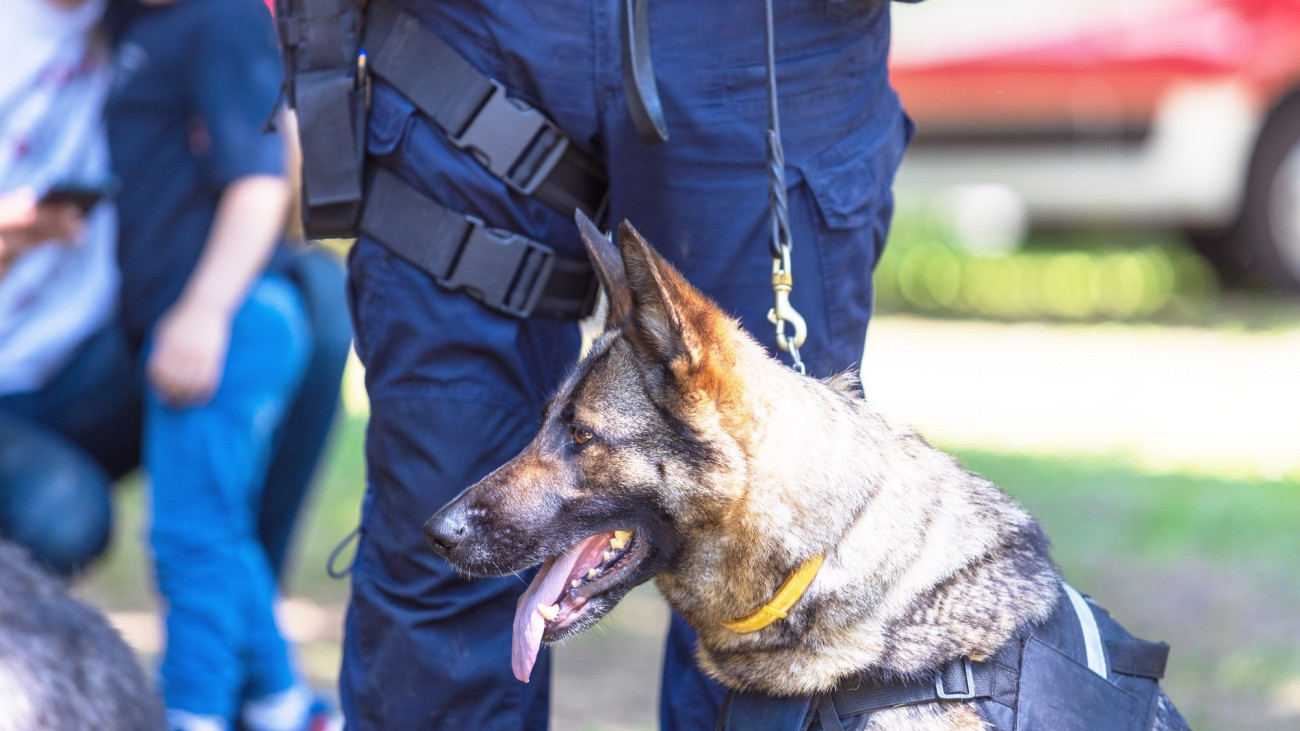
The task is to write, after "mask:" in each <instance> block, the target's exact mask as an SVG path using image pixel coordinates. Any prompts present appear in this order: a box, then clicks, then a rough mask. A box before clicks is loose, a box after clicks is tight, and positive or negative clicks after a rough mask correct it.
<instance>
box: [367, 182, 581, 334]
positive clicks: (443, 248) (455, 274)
mask: <svg viewBox="0 0 1300 731" xmlns="http://www.w3.org/2000/svg"><path fill="white" fill-rule="evenodd" d="M365 198H366V203H365V209H364V211H363V212H362V214H361V232H362V233H363V234H365V235H367V236H369V237H371V238H373V239H375V240H376V241H378V242H379V243H381V244H383V245H384V246H385V247H387V248H388V249H389V250H390V251H392V252H393V253H394V254H396V255H397V256H400V257H401V258H403V259H405V260H406V261H408V262H410V263H411V264H412V265H414V266H416V267H417V268H419V269H420V270H422V271H423V272H425V273H426V274H428V275H429V276H430V277H432V278H433V279H434V280H435V281H436V282H438V284H439V285H441V286H443V287H444V288H446V289H449V290H453V291H454V290H462V289H463V290H465V291H466V293H467V294H469V295H470V296H471V297H473V298H474V299H476V300H478V301H479V302H481V303H482V304H484V305H485V306H487V307H489V308H491V309H493V310H496V311H498V312H502V313H505V314H507V315H511V316H514V317H520V318H523V317H529V316H531V315H540V316H543V317H553V318H559V319H578V318H582V317H585V316H587V315H589V314H591V312H592V310H593V309H594V308H595V303H596V278H595V276H594V272H593V270H592V268H591V264H590V263H589V262H587V261H586V260H585V259H583V260H578V259H567V258H563V257H560V256H556V254H555V252H554V251H553V250H552V249H551V248H550V247H549V246H546V245H544V244H540V243H538V242H536V241H533V240H532V239H529V238H526V237H524V236H520V235H517V234H512V233H509V232H506V231H501V230H499V229H492V228H488V227H487V224H485V223H484V222H483V221H481V220H479V219H477V218H474V217H472V216H465V215H462V214H460V213H457V212H456V211H453V210H451V209H450V208H446V207H445V206H442V205H440V204H438V203H437V202H435V201H433V200H432V199H430V198H428V197H427V196H425V195H424V194H422V193H420V192H419V191H417V190H415V189H414V188H412V187H411V186H410V185H408V184H407V183H406V182H405V181H403V180H402V179H401V178H399V177H398V176H397V175H396V174H395V173H393V172H390V171H389V170H387V169H385V168H382V167H378V168H376V170H375V174H374V178H373V180H372V181H371V183H370V186H369V188H368V189H367V191H366V196H365Z"/></svg>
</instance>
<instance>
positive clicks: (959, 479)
mask: <svg viewBox="0 0 1300 731" xmlns="http://www.w3.org/2000/svg"><path fill="white" fill-rule="evenodd" d="M579 219H580V220H579V227H580V229H581V230H582V232H583V237H584V239H585V241H586V245H587V249H588V253H589V255H590V258H591V260H592V262H593V264H594V266H595V269H596V272H597V275H598V278H599V279H600V282H601V284H602V286H603V287H604V290H605V292H606V295H607V297H608V305H609V309H608V316H607V319H606V322H605V330H604V332H603V334H602V335H601V336H600V337H599V338H598V339H597V340H596V341H595V342H594V344H593V345H592V347H591V349H590V351H589V353H588V355H587V356H586V357H585V358H584V359H583V360H582V361H581V362H580V363H578V365H577V366H576V368H575V370H574V371H573V372H572V373H571V374H570V375H569V377H568V378H567V380H566V381H565V382H564V383H563V384H562V385H561V387H560V389H559V391H558V393H557V394H556V395H555V397H554V398H553V399H552V401H551V402H550V404H549V405H548V406H547V408H546V410H545V413H544V416H543V420H542V426H541V430H540V432H539V433H538V434H537V436H536V437H535V438H534V440H533V441H532V443H531V444H529V445H528V447H526V448H525V449H524V451H523V452H521V453H520V454H519V455H518V456H516V457H515V458H514V459H512V460H511V461H510V462H508V463H507V464H505V465H503V466H502V467H500V468H499V469H497V470H496V471H494V472H492V473H491V474H490V475H488V476H487V477H485V478H484V479H483V480H482V481H480V482H478V483H477V484H475V485H473V486H471V487H469V488H467V489H466V490H465V491H464V492H462V493H461V494H460V495H459V496H458V497H456V499H454V500H453V501H452V502H451V503H449V504H448V505H447V506H445V507H444V508H443V509H442V510H440V511H438V513H436V514H435V515H434V516H433V517H431V518H429V520H428V522H427V523H426V524H425V527H424V531H425V536H426V538H427V539H428V541H429V543H430V544H431V545H432V546H433V547H434V549H435V550H437V551H438V552H439V553H440V554H442V555H443V556H444V557H446V558H447V559H448V560H449V561H450V562H451V563H452V564H453V565H454V566H455V567H456V568H457V569H459V570H460V571H462V572H464V573H466V574H469V575H474V576H502V575H506V574H509V573H512V572H518V571H523V570H525V569H528V568H530V567H532V566H536V565H537V564H542V567H541V569H540V571H539V572H538V574H537V575H536V578H535V579H534V580H533V582H532V583H531V585H530V586H529V587H528V588H527V590H526V592H525V593H524V595H523V597H522V598H521V599H520V601H519V605H518V612H517V615H516V617H515V622H514V648H513V658H512V659H513V665H514V671H515V674H516V676H517V677H518V678H519V679H520V680H525V681H526V680H527V679H528V677H529V673H530V672H531V669H532V666H533V663H534V662H535V659H536V655H537V653H538V650H539V648H540V645H541V643H542V642H543V641H545V642H548V643H549V642H554V641H556V640H560V639H563V638H566V637H569V636H572V635H575V634H577V633H579V632H582V631H583V630H585V629H587V628H588V627H591V626H592V625H594V624H596V622H597V621H599V620H600V618H601V617H602V616H604V615H605V613H607V612H609V611H610V609H611V608H613V607H614V605H615V604H616V603H618V601H619V600H620V599H621V598H622V597H623V596H624V595H625V594H627V592H628V591H629V590H631V589H632V588H633V587H635V586H637V585H638V584H641V583H643V582H645V581H647V580H649V579H654V580H655V583H656V585H657V586H658V588H659V590H660V592H662V594H663V595H664V597H665V598H666V599H667V600H668V602H669V604H670V605H672V607H673V609H675V610H676V611H677V612H679V613H680V614H681V615H682V616H683V617H684V618H685V619H686V621H687V622H689V623H690V625H691V626H692V627H693V628H694V629H695V630H696V632H697V633H698V635H699V643H698V648H697V659H698V662H699V663H700V665H701V666H702V667H703V668H704V669H705V671H707V672H708V673H709V674H710V675H711V676H713V677H714V678H716V679H718V680H719V681H720V682H721V683H722V684H724V685H726V686H728V687H729V688H731V689H733V690H736V691H740V692H747V693H759V694H763V695H767V696H773V697H811V696H817V695H819V694H826V693H829V692H830V691H831V690H832V689H835V688H837V687H843V684H844V683H846V682H847V681H850V680H852V679H854V678H859V679H861V678H864V677H865V678H875V679H890V678H926V677H929V678H934V676H935V672H936V670H937V669H939V668H941V667H942V666H944V665H945V664H946V663H950V662H953V661H956V660H960V659H961V658H971V659H973V660H981V659H984V658H990V657H992V656H994V655H995V654H996V653H998V651H999V650H1000V649H1002V648H1003V647H1004V646H1006V645H1008V643H1010V642H1011V641H1012V640H1013V638H1016V637H1018V636H1021V635H1022V634H1023V633H1024V632H1025V631H1026V630H1027V628H1030V627H1032V626H1034V625H1036V624H1038V623H1041V622H1043V621H1044V620H1046V619H1047V618H1048V617H1049V615H1052V614H1053V612H1054V611H1055V610H1056V609H1057V608H1058V606H1060V605H1062V604H1063V603H1067V602H1068V599H1067V597H1066V593H1065V592H1066V589H1064V588H1063V585H1062V584H1061V582H1060V578H1059V576H1058V572H1057V569H1056V567H1055V565H1054V564H1053V562H1052V560H1051V558H1050V556H1049V554H1048V541H1047V539H1046V537H1045V536H1044V534H1043V532H1042V530H1041V528H1040V527H1039V526H1038V524H1037V523H1036V522H1035V521H1034V519H1033V518H1031V517H1030V516H1029V515H1028V514H1027V513H1025V511H1024V510H1022V509H1021V508H1020V507H1019V506H1018V505H1017V504H1016V503H1015V502H1014V501H1013V500H1012V499H1011V498H1010V497H1008V496H1007V495H1006V494H1004V493H1003V492H1002V491H1000V490H999V489H998V488H997V487H995V486H994V485H992V484H991V483H989V482H988V481H986V480H984V479H982V478H980V477H978V476H976V475H974V474H972V473H970V472H968V471H966V470H965V469H963V468H962V467H961V466H959V465H958V464H957V462H956V461H955V460H953V459H952V458H951V457H949V456H947V455H945V454H943V453H941V452H939V451H938V450H936V449H934V448H932V447H931V446H929V445H928V444H927V443H926V442H925V441H924V440H922V439H921V437H919V436H917V435H916V434H914V433H912V432H911V431H908V430H904V429H900V428H897V427H894V426H891V425H889V424H887V423H885V421H884V420H882V419H881V417H880V416H878V415H877V414H876V413H874V412H873V411H872V410H871V409H870V408H869V407H868V406H867V403H866V401H865V400H864V399H863V398H862V396H861V393H860V390H859V388H858V386H857V382H856V379H854V378H852V377H850V376H839V377H833V378H830V379H827V380H825V381H819V380H816V379H813V378H809V377H806V376H801V375H798V374H797V373H795V372H794V371H793V370H791V369H790V368H788V367H786V366H784V365H782V364H781V363H780V362H778V361H777V360H775V359H773V358H771V357H769V356H768V355H767V353H765V352H764V350H763V348H762V347H761V346H759V345H758V343H756V342H755V341H754V340H753V339H752V338H751V337H749V336H748V335H747V334H746V333H745V332H744V331H743V330H742V329H741V328H740V326H739V325H738V324H737V322H735V321H734V320H733V319H731V318H730V317H728V316H727V315H726V314H724V313H723V312H722V311H721V309H720V308H719V307H718V306H716V305H715V304H713V303H712V302H710V301H709V300H708V299H706V298H705V297H704V295H702V294H701V293H700V292H699V291H697V290H696V289H695V288H693V287H692V286H691V285H690V284H689V283H687V281H686V280H685V279H684V278H683V277H682V276H681V275H680V274H678V273H677V272H676V271H675V270H674V269H673V268H672V267H671V266H670V265H669V264H668V263H667V262H665V261H664V260H663V259H662V258H661V257H660V256H659V255H658V254H657V253H656V252H655V251H654V250H653V249H652V248H651V247H650V246H649V245H648V244H647V243H646V242H645V241H644V240H643V239H642V238H641V236H640V235H639V234H638V233H637V232H636V231H635V230H634V229H633V228H632V227H631V226H630V225H628V224H627V223H626V222H624V223H623V224H622V225H621V226H620V227H619V230H618V241H619V248H620V249H621V257H620V252H619V250H616V249H615V247H614V245H613V244H612V243H611V242H610V241H609V240H608V239H607V238H605V237H604V236H603V235H602V234H601V233H600V232H599V230H597V229H596V228H595V226H593V225H591V223H590V222H589V221H586V220H585V218H584V217H582V216H581V215H580V216H579ZM818 557H824V560H823V562H822V564H821V566H820V569H819V570H817V571H816V574H815V578H814V579H813V580H812V582H811V585H809V586H807V588H806V591H804V592H803V593H802V595H801V596H799V597H798V599H797V601H796V602H794V603H793V605H792V606H789V607H788V609H787V610H786V611H785V615H784V617H783V618H780V619H778V620H777V621H774V622H772V623H771V624H769V625H767V626H766V627H765V628H762V629H759V630H757V631H736V630H735V629H733V628H731V627H729V626H728V625H729V624H730V625H732V627H734V626H736V625H735V623H736V620H737V619H738V618H744V617H747V616H748V615H751V614H753V613H754V612H755V610H756V609H757V608H760V607H763V606H764V605H765V604H766V603H768V602H769V601H770V600H772V598H773V595H774V594H776V593H778V592H779V591H780V589H778V586H779V585H781V584H782V583H783V581H785V580H786V579H787V577H791V576H792V575H793V574H796V573H798V572H799V568H800V567H802V566H807V565H808V564H809V562H810V561H815V560H816V559H817V558H818ZM1080 601H1081V602H1082V600H1080ZM1162 663H1163V660H1162ZM968 677H969V674H968ZM1070 690H1071V689H1070V688H1060V691H1061V692H1063V693H1068V692H1070ZM1151 697H1152V698H1153V700H1151V701H1150V706H1152V707H1154V709H1150V708H1149V709H1148V716H1147V717H1148V718H1150V719H1153V720H1152V721H1151V722H1150V724H1149V725H1150V727H1152V728H1157V729H1175V728H1184V727H1185V724H1184V722H1183V721H1182V719H1181V717H1180V716H1179V715H1178V712H1177V711H1176V710H1175V709H1174V707H1173V705H1172V704H1171V703H1170V702H1169V700H1168V698H1167V697H1165V696H1164V694H1163V693H1162V692H1159V691H1158V689H1157V690H1156V691H1155V695H1153V696H1151ZM867 723H868V725H867V728H869V729H872V730H873V731H879V730H885V729H921V728H925V729H985V728H987V726H986V724H985V722H984V720H983V719H982V718H981V716H980V714H979V712H978V711H977V709H976V706H975V704H974V703H973V702H969V701H966V702H962V701H956V702H952V701H946V702H942V703H939V702H935V703H924V704H918V705H910V706H905V707H898V708H892V709H889V710H882V711H877V712H873V713H871V714H870V718H869V720H868V721H867ZM834 725H838V722H835V723H834V724H833V726H834ZM805 727H806V725H805ZM1025 727H1027V726H1017V728H1025ZM1028 727H1033V726H1028ZM1042 727H1044V728H1065V727H1067V726H1066V725H1064V724H1062V725H1057V724H1053V723H1048V724H1047V725H1046V726H1042Z"/></svg>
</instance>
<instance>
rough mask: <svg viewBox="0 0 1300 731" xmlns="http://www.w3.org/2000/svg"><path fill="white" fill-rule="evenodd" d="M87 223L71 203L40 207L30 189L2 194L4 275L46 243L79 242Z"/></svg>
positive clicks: (0, 266) (0, 244) (0, 231)
mask: <svg viewBox="0 0 1300 731" xmlns="http://www.w3.org/2000/svg"><path fill="white" fill-rule="evenodd" d="M84 226H85V219H84V218H83V216H82V214H81V210H80V209H78V208H77V207H76V206H74V205H72V204H71V203H40V202H39V201H37V199H36V194H35V193H34V192H33V191H32V190H31V189H29V188H24V189H22V190H16V191H13V192H10V193H3V194H0V271H3V270H4V269H5V268H7V266H8V265H9V264H11V263H13V261H14V260H15V259H17V258H18V257H19V256H22V254H23V253H24V252H26V251H28V250H29V249H31V248H32V247H33V246H36V245H37V244H40V243H42V242H45V241H75V240H76V239H78V238H80V237H81V231H82V228H83V227H84Z"/></svg>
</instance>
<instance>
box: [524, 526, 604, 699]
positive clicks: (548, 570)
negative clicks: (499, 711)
mask: <svg viewBox="0 0 1300 731" xmlns="http://www.w3.org/2000/svg"><path fill="white" fill-rule="evenodd" d="M608 540H609V535H608V534H606V533H600V534H597V535H594V536H591V537H590V538H587V539H586V540H584V541H582V542H580V543H579V544H578V545H576V546H573V547H572V548H570V549H569V550H567V551H565V552H564V553H562V554H560V555H559V556H558V557H556V558H550V559H547V560H546V563H544V564H542V567H541V568H540V569H538V570H537V576H534V577H533V583H531V584H529V585H528V589H526V590H525V591H524V595H523V596H521V597H519V604H518V605H517V606H516V607H515V635H514V644H513V645H512V646H511V648H510V665H511V667H513V668H514V671H515V677H516V678H519V679H520V680H522V681H524V682H525V683H527V682H528V676H529V675H531V674H532V672H533V664H534V663H536V662H537V653H538V652H539V651H540V650H541V648H542V632H543V631H544V630H545V629H546V619H545V618H544V617H542V615H540V614H538V613H537V608H538V607H540V606H543V605H548V606H549V605H551V604H554V603H556V602H557V601H559V598H560V595H561V594H562V593H563V592H564V589H565V587H566V586H568V583H569V574H570V573H572V571H573V567H574V565H575V564H577V563H578V558H579V557H581V556H582V554H583V549H585V548H586V547H587V546H588V544H590V543H591V542H592V541H608Z"/></svg>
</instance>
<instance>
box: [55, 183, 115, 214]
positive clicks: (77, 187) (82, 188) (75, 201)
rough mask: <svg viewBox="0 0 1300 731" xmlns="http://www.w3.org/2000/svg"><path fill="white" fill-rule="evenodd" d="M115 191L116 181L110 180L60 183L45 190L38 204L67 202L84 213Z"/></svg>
mask: <svg viewBox="0 0 1300 731" xmlns="http://www.w3.org/2000/svg"><path fill="white" fill-rule="evenodd" d="M116 191H117V183H116V181H112V180H109V181H105V182H102V183H89V184H87V183H60V184H58V185H55V186H53V187H51V188H50V189H49V190H47V191H45V195H43V196H41V200H40V204H41V205H44V204H55V203H68V204H71V205H74V206H76V207H77V209H78V210H79V211H81V213H82V215H85V214H87V213H89V212H90V209H92V208H94V207H95V205H96V204H97V203H99V202H100V201H101V200H103V199H105V198H110V197H112V196H113V194H114V193H115V192H116Z"/></svg>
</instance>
